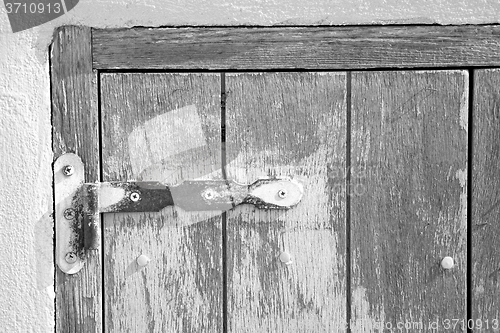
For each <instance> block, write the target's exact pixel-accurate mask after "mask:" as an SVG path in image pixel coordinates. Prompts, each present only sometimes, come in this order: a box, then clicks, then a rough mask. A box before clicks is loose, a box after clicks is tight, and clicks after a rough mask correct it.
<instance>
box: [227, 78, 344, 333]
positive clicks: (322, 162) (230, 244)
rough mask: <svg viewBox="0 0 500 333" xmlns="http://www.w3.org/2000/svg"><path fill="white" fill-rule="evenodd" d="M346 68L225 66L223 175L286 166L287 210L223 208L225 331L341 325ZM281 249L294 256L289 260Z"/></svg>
mask: <svg viewBox="0 0 500 333" xmlns="http://www.w3.org/2000/svg"><path fill="white" fill-rule="evenodd" d="M345 83H346V81H345V74H344V73H322V74H317V73H256V74H249V73H246V74H226V95H227V104H226V113H227V115H226V119H227V125H226V131H227V137H226V145H227V147H226V148H227V150H226V151H227V160H228V161H230V163H228V165H227V166H226V170H227V174H228V177H229V178H231V179H235V180H236V181H238V182H243V183H250V182H252V181H255V180H256V179H258V178H260V177H262V176H270V177H275V176H276V177H282V176H290V177H294V178H296V179H298V180H299V181H300V182H301V183H302V184H303V187H304V195H303V198H302V200H301V202H300V203H299V204H298V205H297V206H295V207H294V208H292V209H290V210H287V211H262V210H256V209H254V208H252V207H250V206H240V207H237V208H236V209H234V210H232V211H230V212H228V213H227V220H228V224H227V274H228V284H227V291H228V295H227V299H228V324H227V326H228V332H283V333H285V332H306V331H307V332H344V331H345V330H344V323H345V320H346V311H345V310H346V289H345V288H346V280H345V279H346V275H345V269H346V266H345V253H346V247H345V179H343V178H341V177H338V176H337V175H336V173H335V171H340V170H344V169H345V151H346V147H345V138H346V136H345V135H346V134H345V129H346V117H345V110H346V102H345V95H346V91H345ZM282 252H287V253H289V254H290V255H291V256H292V257H293V263H292V264H290V265H286V264H285V263H282V262H281V261H280V259H279V257H280V255H281V253H282Z"/></svg>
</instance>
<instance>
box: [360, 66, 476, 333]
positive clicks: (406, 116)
mask: <svg viewBox="0 0 500 333" xmlns="http://www.w3.org/2000/svg"><path fill="white" fill-rule="evenodd" d="M467 122H468V73H467V72H464V71H417V72H409V71H408V72H401V71H391V72H359V73H353V74H352V136H351V137H352V150H351V151H352V157H351V186H350V200H351V248H352V253H351V256H352V261H351V264H352V294H351V298H352V322H353V325H352V329H353V332H373V331H374V328H376V327H385V328H389V327H392V328H394V329H396V328H398V326H397V325H405V324H406V323H408V325H411V326H410V327H411V328H412V329H413V330H410V331H412V332H413V331H415V332H417V331H418V332H431V331H433V332H434V331H435V330H433V329H432V326H430V325H433V324H432V323H433V322H435V321H438V323H437V324H438V327H437V328H439V329H438V331H442V330H444V329H445V326H443V325H446V322H445V320H446V319H449V320H453V319H456V320H460V321H461V322H460V323H461V325H463V323H464V320H465V316H466V269H467V262H466V258H467ZM445 256H451V257H453V258H454V260H455V265H456V266H455V267H454V268H453V269H452V270H450V271H445V270H443V269H442V268H441V266H440V261H441V259H442V258H443V257H445ZM377 325H378V326H377ZM382 325H385V326H382ZM420 325H421V326H420ZM384 331H385V330H384ZM455 331H460V330H459V329H458V328H457V329H456V330H455Z"/></svg>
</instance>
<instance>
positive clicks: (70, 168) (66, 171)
mask: <svg viewBox="0 0 500 333" xmlns="http://www.w3.org/2000/svg"><path fill="white" fill-rule="evenodd" d="M63 173H64V174H65V175H66V176H71V175H72V174H74V173H75V168H73V166H72V165H66V166H65V167H64V168H63Z"/></svg>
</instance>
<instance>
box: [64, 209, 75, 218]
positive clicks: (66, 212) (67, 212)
mask: <svg viewBox="0 0 500 333" xmlns="http://www.w3.org/2000/svg"><path fill="white" fill-rule="evenodd" d="M75 216H76V212H75V210H74V209H73V208H68V209H66V210H64V218H65V219H66V220H74V219H75Z"/></svg>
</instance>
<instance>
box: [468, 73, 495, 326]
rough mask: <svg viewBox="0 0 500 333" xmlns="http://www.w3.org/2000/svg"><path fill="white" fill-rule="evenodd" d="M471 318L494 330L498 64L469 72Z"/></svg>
mask: <svg viewBox="0 0 500 333" xmlns="http://www.w3.org/2000/svg"><path fill="white" fill-rule="evenodd" d="M474 78H475V79H474V110H473V117H474V118H473V122H472V124H473V150H472V151H473V154H474V155H473V158H472V184H473V185H472V186H473V187H472V274H473V275H472V287H473V289H472V319H475V320H476V328H478V326H477V323H482V325H483V326H482V329H483V330H486V331H491V332H499V331H500V205H499V202H500V201H499V200H500V199H499V198H500V172H499V170H500V169H499V167H500V104H499V103H500V92H499V90H498V87H500V70H498V69H491V70H477V71H475V76H474Z"/></svg>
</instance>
